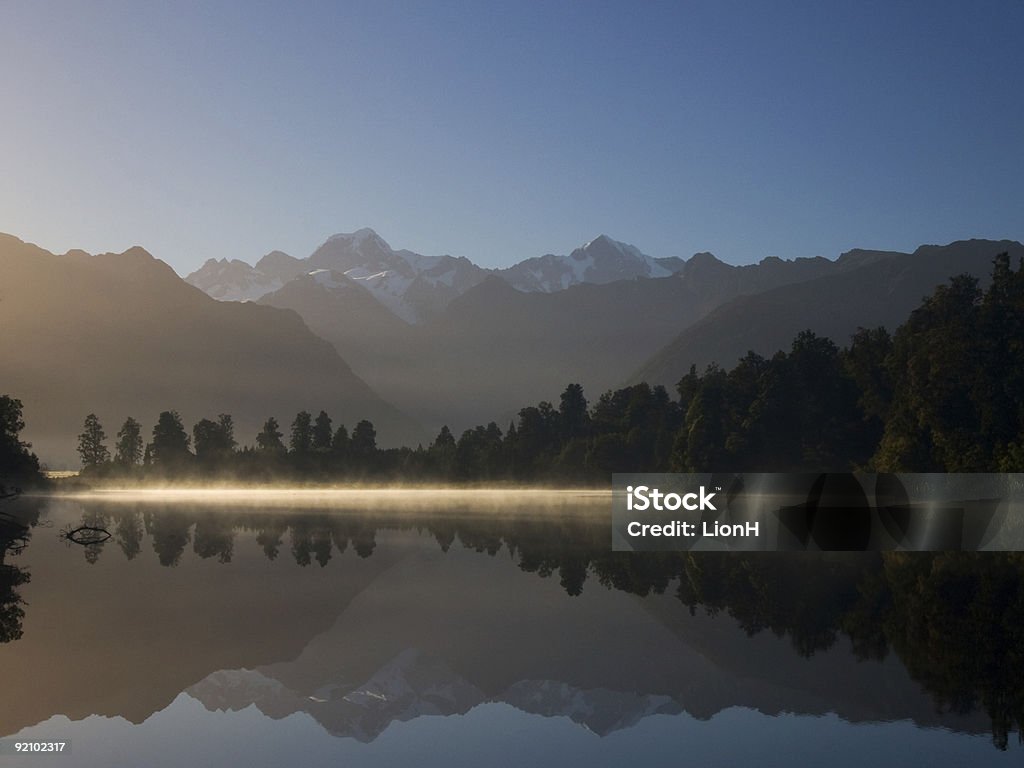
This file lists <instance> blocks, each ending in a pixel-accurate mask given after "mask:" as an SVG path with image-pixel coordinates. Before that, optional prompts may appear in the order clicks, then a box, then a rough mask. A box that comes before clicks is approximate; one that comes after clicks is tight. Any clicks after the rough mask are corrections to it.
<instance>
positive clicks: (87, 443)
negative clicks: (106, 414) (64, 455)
mask: <svg viewBox="0 0 1024 768" xmlns="http://www.w3.org/2000/svg"><path fill="white" fill-rule="evenodd" d="M106 439H107V434H106V432H104V431H103V427H102V425H101V424H100V420H99V419H98V418H97V417H96V414H95V413H90V414H89V415H88V416H86V417H85V425H84V427H83V429H82V433H81V434H80V435H79V436H78V455H79V456H80V457H81V458H82V469H84V470H94V469H96V468H98V467H101V466H103V465H104V464H106V463H107V462H108V461H110V451H109V450H107V446H106V445H104V442H103V441H104V440H106Z"/></svg>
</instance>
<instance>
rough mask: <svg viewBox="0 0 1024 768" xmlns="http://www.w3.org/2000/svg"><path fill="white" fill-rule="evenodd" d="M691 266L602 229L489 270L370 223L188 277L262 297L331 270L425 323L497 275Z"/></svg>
mask: <svg viewBox="0 0 1024 768" xmlns="http://www.w3.org/2000/svg"><path fill="white" fill-rule="evenodd" d="M684 264H685V261H684V260H683V259H679V258H663V259H655V258H652V257H650V256H647V255H645V254H644V253H642V252H641V251H640V250H639V249H637V248H636V247H635V246H632V245H628V244H626V243H620V242H618V241H616V240H612V239H611V238H610V237H608V236H607V235H600V236H598V237H596V238H594V239H593V240H591V241H590V242H587V243H585V244H584V245H582V246H581V247H579V248H577V249H575V250H574V251H573V252H572V253H570V254H569V255H568V256H556V255H554V254H547V255H545V256H539V257H534V258H530V259H526V260H525V261H521V262H519V263H518V264H515V265H513V266H511V267H508V268H507V269H484V268H482V267H479V266H477V265H476V264H474V263H473V262H471V261H470V260H469V259H467V258H465V257H458V258H456V257H453V256H423V255H422V254H418V253H415V252H413V251H408V250H398V251H396V250H394V249H392V248H391V246H390V245H388V243H387V242H386V241H385V240H384V239H383V238H382V237H381V236H380V235H378V234H377V233H376V232H375V231H374V230H372V229H369V228H364V229H360V230H357V231H355V232H351V233H341V234H337V235H332V236H331V237H329V238H327V240H325V241H324V243H323V244H322V245H320V247H318V248H317V249H316V250H315V251H314V252H313V253H312V254H311V255H310V256H309V257H307V258H305V259H296V258H294V257H292V256H289V255H288V254H285V253H282V252H281V251H273V252H271V253H269V254H267V255H266V256H264V257H263V258H262V259H260V260H259V261H258V262H257V263H256V265H255V266H251V265H249V264H248V263H246V262H244V261H240V260H238V259H233V260H228V259H220V260H217V259H209V260H208V261H207V262H206V263H205V264H203V266H202V267H200V268H199V269H198V270H196V271H195V272H192V273H191V274H189V275H188V276H186V277H185V281H186V282H188V283H190V284H192V285H194V286H196V287H197V288H199V289H200V290H202V291H204V292H205V293H208V294H209V295H210V296H212V297H213V298H215V299H218V300H221V301H255V300H257V299H260V298H262V297H264V296H266V295H268V294H270V293H273V292H274V291H277V290H279V289H281V288H282V287H284V285H286V284H287V283H288V282H290V281H291V280H294V279H297V278H299V277H302V276H303V275H306V274H311V273H313V272H316V271H317V270H330V271H332V272H338V273H340V274H343V275H344V276H345V277H346V278H348V279H349V280H352V281H353V282H354V283H355V284H356V285H357V286H359V287H361V288H363V289H365V290H366V291H367V292H369V293H370V295H372V296H373V297H374V298H376V299H377V300H378V301H379V302H380V303H381V304H383V305H384V306H385V307H386V308H387V309H389V310H390V311H391V312H392V313H394V314H395V315H396V316H397V317H399V318H401V319H402V320H404V321H405V322H407V323H411V324H421V323H424V322H426V321H428V320H429V319H431V318H432V317H435V316H436V315H437V314H439V313H440V312H441V311H443V310H444V308H445V307H446V306H447V305H448V303H449V302H451V301H452V300H453V299H455V298H457V297H458V296H461V295H462V294H463V293H465V292H466V291H467V290H469V289H470V288H472V287H474V286H476V285H479V284H480V283H481V282H483V281H484V280H485V279H486V278H487V277H488V276H490V275H497V276H498V277H500V278H501V279H502V280H504V281H505V282H507V283H508V284H509V285H511V286H512V287H513V288H515V289H516V290H519V291H523V292H525V293H534V292H536V293H553V292H555V291H560V290H565V289H566V288H569V287H571V286H574V285H580V284H584V283H589V284H595V285H603V284H606V283H611V282H615V281H617V280H631V279H637V278H658V277H668V276H670V275H672V274H673V273H674V272H675V271H677V270H678V269H681V268H682V267H683V266H684Z"/></svg>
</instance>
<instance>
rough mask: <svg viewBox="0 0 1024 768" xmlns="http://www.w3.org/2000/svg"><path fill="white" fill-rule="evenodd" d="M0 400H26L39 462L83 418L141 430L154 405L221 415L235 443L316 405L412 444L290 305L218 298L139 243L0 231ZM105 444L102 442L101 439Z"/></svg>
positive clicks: (68, 456) (396, 416)
mask: <svg viewBox="0 0 1024 768" xmlns="http://www.w3.org/2000/svg"><path fill="white" fill-rule="evenodd" d="M0 327H2V328H3V329H4V332H3V333H2V334H0V368H2V374H3V375H2V386H3V391H2V394H11V395H12V396H14V397H18V398H19V399H21V400H22V402H23V403H24V406H25V421H26V424H27V427H26V430H25V437H26V439H28V440H29V441H31V442H33V444H34V449H35V450H36V451H37V452H38V454H39V455H40V457H41V458H42V459H43V460H44V461H57V462H61V463H67V464H69V465H71V466H75V465H76V464H77V459H76V458H75V446H76V445H77V435H78V433H79V432H80V431H81V428H82V421H83V419H84V418H85V416H86V415H87V414H89V413H96V414H97V415H98V416H99V417H100V420H101V423H102V424H103V426H104V427H105V429H106V432H107V434H108V436H113V435H114V434H115V433H116V432H117V430H118V428H119V427H120V425H121V424H122V422H123V421H124V419H125V418H126V417H128V416H132V417H134V418H136V419H137V420H139V421H140V422H141V423H142V424H143V426H144V429H145V430H146V431H145V433H144V434H145V435H146V436H147V437H148V430H149V429H150V428H151V426H152V424H153V423H155V421H156V418H157V415H158V414H159V412H160V411H165V410H178V411H179V412H180V414H181V416H182V417H183V419H184V422H185V425H186V428H188V429H191V426H192V424H194V423H195V422H196V421H198V420H199V419H200V418H204V417H206V418H216V416H217V414H218V413H230V414H232V415H233V416H234V420H235V435H236V438H237V439H238V441H239V443H241V444H252V443H253V442H254V438H255V435H256V432H257V431H258V430H259V428H260V427H261V426H262V424H263V422H264V421H265V420H266V419H267V418H268V417H270V416H275V417H276V418H277V419H278V422H279V423H280V424H282V425H284V426H285V429H287V425H288V424H290V423H291V420H292V419H293V418H294V416H295V414H296V413H298V412H299V411H300V410H312V411H314V412H315V410H316V409H320V408H323V409H326V410H327V411H328V413H330V414H331V416H332V417H333V418H334V419H335V422H336V423H342V422H344V423H346V424H348V426H349V427H350V428H351V426H353V425H354V424H355V422H356V421H358V420H359V419H364V418H365V419H369V420H371V421H372V422H373V423H374V425H375V426H376V428H377V430H378V433H379V435H380V440H381V442H382V443H384V444H396V443H408V442H410V441H415V440H419V439H422V433H421V432H420V428H419V427H418V425H416V424H415V422H414V421H413V420H412V419H410V418H409V417H408V416H406V415H404V414H403V413H401V412H399V411H398V410H397V409H395V408H394V407H393V406H391V405H390V404H388V403H386V402H384V401H383V400H382V399H381V398H380V397H378V396H377V395H376V394H375V393H374V392H373V391H372V390H371V389H370V387H368V386H367V384H366V383H365V382H364V381H363V380H362V379H360V378H359V377H358V376H356V375H355V374H354V373H353V372H352V369H351V368H350V367H349V365H348V364H347V363H346V362H345V361H344V360H343V359H342V358H341V357H339V355H338V353H337V352H336V350H335V349H334V348H333V347H332V346H331V345H330V344H329V343H327V342H325V341H324V340H323V339H321V338H319V337H317V336H315V335H314V334H313V333H312V332H310V330H309V328H308V327H307V326H306V325H305V323H304V322H303V321H302V319H301V318H300V317H299V316H298V315H297V314H296V313H294V312H290V311H286V310H281V309H278V308H274V307H269V306H263V305H259V304H255V303H244V304H243V303H235V302H218V301H214V300H213V299H211V298H210V297H209V296H207V295H205V294H204V293H203V292H201V291H199V290H196V289H195V288H193V287H192V286H190V285H187V284H186V283H184V282H183V281H182V280H181V278H179V277H178V276H177V275H176V274H175V272H174V270H172V269H171V268H170V267H169V266H168V265H167V264H165V263H164V262H162V261H159V260H158V259H155V258H154V257H153V256H151V255H150V254H149V253H147V252H146V251H145V250H144V249H142V248H139V247H134V248H131V249H129V250H127V251H125V252H124V253H120V254H113V253H107V254H99V255H95V256H91V255H89V254H86V253H84V252H82V251H71V252H69V253H68V254H66V255H63V256H59V255H55V254H52V253H50V252H49V251H45V250H43V249H41V248H38V247H36V246H34V245H30V244H28V243H24V242H22V241H21V240H19V239H17V238H15V237H12V236H10V235H0ZM111 442H112V439H111Z"/></svg>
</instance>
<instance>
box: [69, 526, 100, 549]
mask: <svg viewBox="0 0 1024 768" xmlns="http://www.w3.org/2000/svg"><path fill="white" fill-rule="evenodd" d="M60 535H61V538H62V539H64V540H65V541H70V542H73V543H74V544H80V545H81V546H83V547H87V546H89V545H90V544H102V543H103V542H104V541H106V540H107V539H109V538H110V536H111V533H110V531H108V530H107V529H106V528H100V527H98V526H95V525H80V526H78V527H77V528H72V529H70V530H66V531H61V532H60Z"/></svg>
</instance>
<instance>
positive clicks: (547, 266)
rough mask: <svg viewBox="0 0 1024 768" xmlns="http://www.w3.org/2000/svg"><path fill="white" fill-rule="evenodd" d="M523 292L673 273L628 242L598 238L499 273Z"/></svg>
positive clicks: (547, 291)
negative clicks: (565, 254) (571, 250)
mask: <svg viewBox="0 0 1024 768" xmlns="http://www.w3.org/2000/svg"><path fill="white" fill-rule="evenodd" d="M498 274H499V275H501V277H503V278H504V279H505V280H506V281H508V282H509V283H511V284H512V285H513V286H514V287H515V288H517V289H519V290H520V291H526V292H543V293H552V292H553V291H562V290H565V289H566V288H569V287H570V286H573V285H579V284H580V283H599V284H600V283H611V282H615V281H616V280H631V279H634V278H638V277H668V276H669V275H671V274H672V271H671V270H670V269H668V268H667V267H665V266H663V265H662V264H660V263H659V262H658V261H657V260H656V259H653V258H651V257H650V256H647V255H646V254H644V253H642V252H641V251H640V249H639V248H637V247H636V246H633V245H629V244H628V243H622V242H619V241H618V240H613V239H612V238H610V237H609V236H608V235H598V236H597V237H595V238H594V239H593V240H590V241H588V242H586V243H584V244H583V245H582V246H580V247H579V248H577V249H576V250H574V251H573V252H572V253H570V254H569V255H568V256H556V255H554V254H550V253H549V254H547V255H545V256H539V257H535V258H532V259H526V260H525V261H521V262H519V263H518V264H516V265H515V266H512V267H509V268H508V269H503V270H498Z"/></svg>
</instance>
